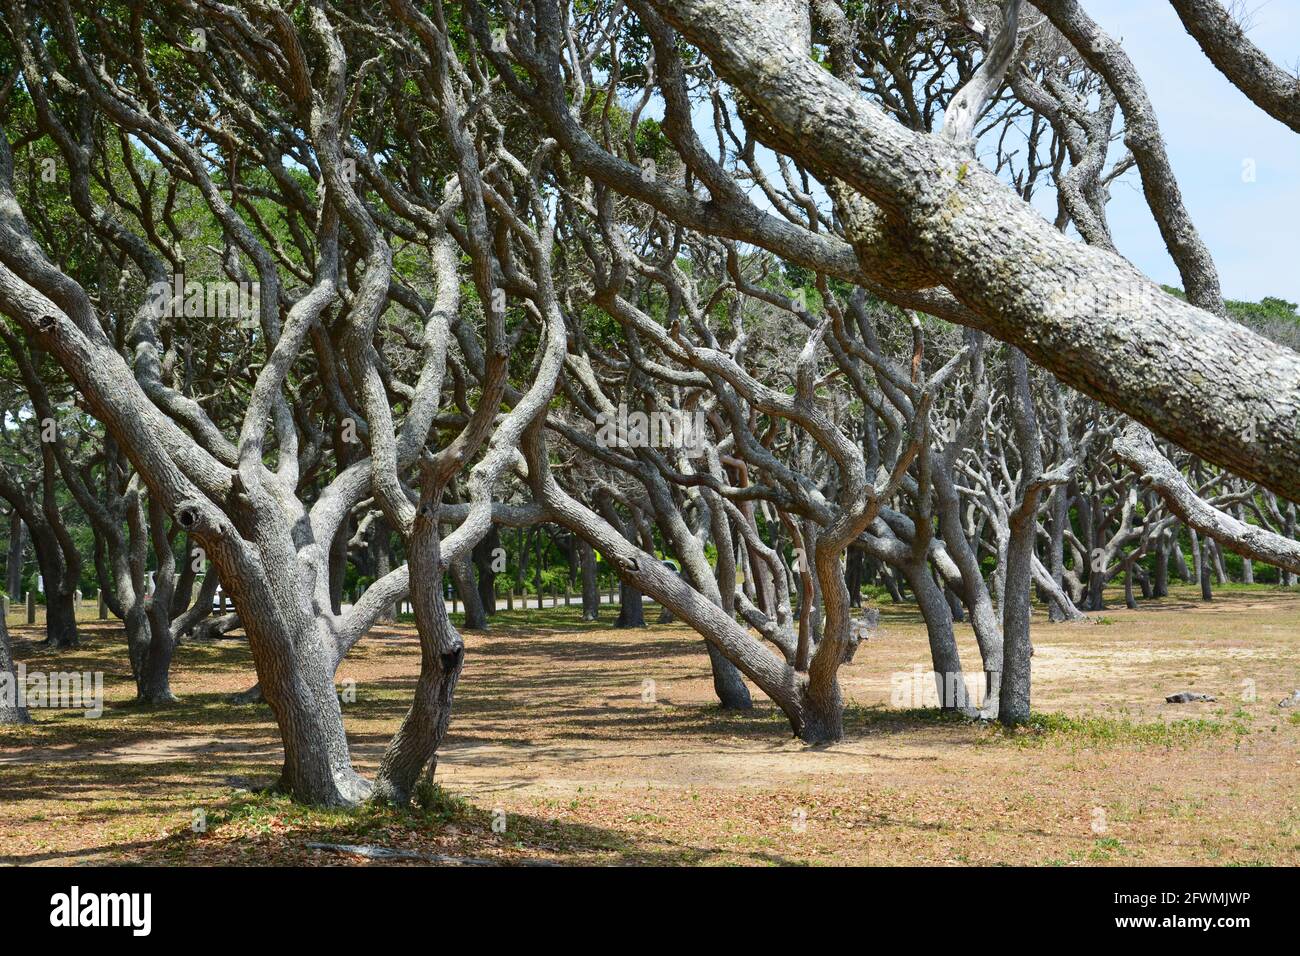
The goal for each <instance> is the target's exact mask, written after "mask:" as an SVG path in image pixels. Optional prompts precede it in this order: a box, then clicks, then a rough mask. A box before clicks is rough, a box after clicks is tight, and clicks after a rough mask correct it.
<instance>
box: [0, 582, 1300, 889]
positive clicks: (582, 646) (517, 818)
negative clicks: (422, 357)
mask: <svg viewBox="0 0 1300 956" xmlns="http://www.w3.org/2000/svg"><path fill="white" fill-rule="evenodd" d="M1190 595H1191V592H1186V593H1183V592H1179V593H1178V594H1176V595H1175V596H1174V597H1173V598H1170V599H1166V600H1164V601H1160V602H1150V603H1149V604H1144V606H1143V607H1142V608H1140V609H1139V610H1137V611H1128V610H1125V609H1123V608H1120V609H1118V610H1114V611H1106V612H1104V613H1103V614H1102V615H1098V616H1097V617H1098V618H1099V619H1100V620H1099V621H1094V622H1091V623H1084V624H1069V625H1064V624H1049V623H1048V622H1047V621H1046V620H1045V619H1044V620H1042V621H1041V622H1036V626H1035V632H1034V641H1035V648H1036V654H1035V659H1034V663H1035V670H1034V693H1035V709H1036V710H1037V711H1039V712H1042V713H1051V714H1056V715H1060V716H1058V717H1053V718H1050V719H1044V720H1043V721H1041V722H1040V724H1039V726H1038V729H1037V730H1036V731H1034V732H1029V733H1022V734H1017V735H1006V734H1004V733H1002V732H1000V731H998V730H996V729H993V728H987V727H981V726H978V725H975V724H971V723H968V722H961V721H956V722H954V721H945V720H937V719H935V717H934V715H933V714H932V713H930V712H928V711H926V710H924V709H919V710H918V709H913V708H912V707H911V705H912V704H915V703H921V701H913V700H910V699H906V698H907V695H908V694H910V693H912V688H913V687H914V686H915V685H914V683H913V682H912V681H913V675H914V674H915V673H916V669H917V667H918V666H919V667H920V668H921V671H922V673H924V672H926V671H928V659H929V657H928V651H927V643H926V639H925V633H924V628H923V626H922V624H921V622H920V620H919V618H918V617H917V616H916V614H915V613H914V612H912V611H910V610H909V609H906V608H901V609H900V608H894V607H891V606H889V605H886V607H885V608H884V616H883V622H882V629H881V633H880V635H879V636H878V637H876V638H874V639H873V640H872V641H871V642H869V643H868V644H867V645H865V646H864V647H863V648H861V650H860V651H859V653H858V656H857V659H856V661H855V662H854V663H853V664H852V665H850V666H849V667H847V668H846V669H845V670H844V672H843V687H844V692H845V698H846V700H847V701H848V702H849V705H850V706H849V713H848V715H847V721H846V731H847V732H846V736H845V738H844V739H843V740H842V741H840V742H838V743H836V744H834V745H831V746H824V747H808V746H806V745H804V744H802V743H800V742H798V741H795V740H793V739H791V737H790V735H789V730H788V727H787V725H786V724H785V722H784V719H783V718H782V717H781V715H780V714H779V712H777V711H776V710H775V708H773V707H772V706H771V705H770V704H769V703H767V702H766V701H765V700H764V699H763V698H762V695H761V694H758V693H757V691H755V695H754V696H755V701H756V707H755V709H754V711H753V712H752V713H747V714H736V713H728V712H724V711H720V710H718V709H717V708H716V707H715V706H714V705H713V698H712V689H711V682H710V680H709V676H708V665H707V659H706V657H705V655H704V652H703V647H702V645H701V642H700V640H699V638H698V637H697V636H696V635H694V634H693V633H692V632H690V631H689V630H687V629H685V628H683V627H680V626H672V625H670V626H667V627H654V628H651V629H649V630H643V631H621V630H612V629H608V628H607V627H606V626H603V625H599V624H598V625H596V626H594V627H593V626H589V625H588V626H584V625H582V624H581V623H580V622H579V621H577V613H576V609H573V610H570V609H567V608H557V609H554V610H550V609H548V610H546V611H536V610H533V611H531V612H518V611H517V612H514V613H513V614H509V615H502V617H501V619H500V620H499V622H498V623H497V624H496V625H494V630H493V632H491V633H489V634H479V635H474V634H470V635H467V636H466V637H467V641H466V643H467V658H466V667H465V673H464V676H463V678H462V681H461V684H460V688H459V691H458V695H457V704H456V714H455V717H454V720H453V723H452V731H451V737H450V739H449V741H448V743H447V746H446V747H445V749H444V752H443V754H442V756H441V758H440V763H439V767H438V780H439V782H440V784H441V787H442V792H440V793H439V794H437V801H435V803H436V807H435V810H433V811H422V812H417V813H414V814H400V813H394V812H393V811H388V812H387V815H385V814H384V812H382V811H373V810H367V811H362V812H361V813H360V815H358V814H355V813H354V814H351V815H342V816H340V815H330V814H320V813H318V812H316V811H307V810H302V809H301V808H295V807H293V806H292V805H291V804H288V803H287V801H279V800H276V799H274V798H270V797H260V796H256V795H254V794H252V793H250V792H248V791H250V790H251V789H253V788H255V787H256V786H257V785H259V784H261V783H265V782H268V781H270V780H271V779H273V778H274V775H275V772H276V769H277V765H278V761H279V759H280V748H279V744H278V740H277V737H276V734H275V728H274V725H273V723H272V721H271V720H270V714H269V711H268V710H267V708H265V707H264V706H258V705H249V706H234V705H231V704H230V703H228V700H227V698H228V695H229V694H231V693H234V692H237V691H239V690H243V689H245V688H246V687H247V686H249V684H250V683H251V682H252V679H253V675H252V669H251V665H250V663H249V659H248V655H247V649H246V648H245V647H244V646H243V644H242V642H241V641H238V640H229V641H221V642H218V643H215V644H210V645H203V646H196V645H186V646H183V647H182V648H181V650H180V652H179V654H178V659H177V665H176V679H175V681H174V689H175V690H176V692H177V694H178V695H179V696H180V698H181V703H180V704H179V705H177V706H174V707H170V708H166V709H164V710H162V711H158V712H148V711H142V710H139V709H137V708H135V707H134V706H133V705H131V704H130V697H131V685H130V679H129V673H126V671H125V667H124V662H123V661H122V655H123V650H124V649H123V647H122V645H121V642H120V635H118V634H116V633H115V632H114V631H113V630H112V629H111V628H107V627H104V628H99V629H97V630H94V631H93V632H92V633H91V635H90V637H91V640H90V641H89V642H88V645H87V646H86V647H85V648H83V649H81V650H78V651H74V652H72V653H71V654H70V655H69V656H66V657H60V658H58V659H57V666H58V667H60V668H63V669H81V670H85V669H102V670H105V671H106V672H107V673H106V676H105V688H106V692H107V694H108V700H107V702H106V709H105V713H104V716H103V717H102V718H101V719H100V720H97V721H92V720H86V719H85V718H83V717H81V716H80V715H79V714H72V713H52V712H42V713H41V714H40V715H39V723H38V724H37V725H35V726H34V727H29V728H20V729H6V730H0V859H3V860H5V861H8V862H17V863H40V862H68V861H89V860H94V861H121V862H130V861H143V860H175V861H180V862H194V863H205V862H239V863H275V862H290V863H320V864H338V865H391V864H393V863H401V862H403V861H401V860H397V861H377V860H366V859H360V860H359V861H358V860H353V859H349V858H346V857H345V856H340V855H338V854H334V853H323V852H321V851H314V850H311V849H310V848H308V847H307V845H306V844H307V843H308V842H313V841H316V842H332V843H346V844H365V845H371V844H374V845H382V846H399V847H405V848H406V850H407V856H409V857H410V858H411V859H409V860H406V861H405V862H406V863H408V864H409V863H411V862H414V861H417V860H418V859H419V858H420V857H421V856H424V857H431V858H436V857H438V856H440V855H441V856H452V857H473V858H475V859H479V858H487V859H491V860H497V861H500V862H512V861H524V860H528V861H538V860H542V861H559V862H611V863H626V862H662V863H753V864H773V863H871V864H948V863H951V864H960V863H1028V864H1066V865H1068V864H1074V863H1108V864H1139V863H1140V864H1157V865H1158V864H1184V863H1185V864H1193V863H1196V864H1227V863H1237V864H1295V863H1297V862H1300V795H1298V793H1297V786H1296V785H1297V782H1300V722H1297V721H1296V720H1295V719H1293V718H1292V712H1291V711H1288V710H1285V709H1281V708H1278V707H1277V706H1276V704H1277V701H1278V700H1280V699H1281V698H1282V697H1284V696H1286V695H1287V694H1289V693H1290V692H1291V691H1292V690H1294V689H1295V688H1296V687H1300V672H1298V669H1297V663H1296V654H1295V651H1296V646H1297V641H1298V640H1300V595H1297V594H1295V593H1286V592H1284V591H1280V590H1270V589H1267V588H1255V589H1249V590H1246V589H1242V590H1225V591H1223V592H1221V593H1220V595H1219V596H1218V597H1217V598H1216V601H1215V602H1214V603H1213V604H1212V605H1209V606H1206V605H1203V604H1201V603H1200V602H1198V601H1195V600H1191V599H1190ZM16 636H17V637H18V638H19V640H18V641H17V642H16V643H17V653H18V655H19V657H20V658H23V659H25V660H27V662H28V665H29V667H34V666H36V665H37V664H38V663H39V664H40V665H41V666H49V667H53V666H55V659H53V658H51V657H50V656H48V655H46V654H45V653H44V652H38V650H37V648H36V647H35V646H33V645H32V644H30V643H28V642H26V641H24V640H22V638H23V637H24V636H25V635H24V634H23V632H22V629H18V634H17V635H16ZM961 640H962V653H963V659H964V661H965V662H966V665H967V667H968V668H971V667H977V666H978V660H979V658H978V654H977V651H976V648H975V644H974V640H973V637H972V636H971V634H970V633H969V630H968V629H963V631H962V635H961ZM417 669H418V648H417V647H416V644H415V642H414V639H413V635H412V634H411V633H410V630H409V629H408V628H405V627H392V628H385V629H383V630H382V631H379V632H377V633H375V634H374V635H372V636H371V637H370V638H368V639H367V641H366V642H364V643H363V644H362V645H360V646H359V647H358V648H357V649H356V651H355V652H354V654H353V656H352V657H350V658H349V660H348V661H347V662H345V664H344V665H343V667H342V668H340V672H339V681H340V684H341V686H342V687H343V688H344V689H350V688H351V686H352V684H350V683H348V682H354V683H355V695H356V699H355V702H346V703H345V704H344V713H345V716H346V719H347V725H348V731H349V736H350V738H351V741H352V745H353V752H354V755H355V758H356V761H357V763H358V766H359V767H360V768H361V769H362V771H363V772H366V773H372V772H373V771H374V769H375V768H376V767H377V765H378V761H379V758H380V756H381V755H382V753H383V747H384V745H385V743H386V742H387V740H388V738H389V736H391V734H392V732H393V730H394V729H395V728H396V725H397V723H398V722H399V721H400V719H401V717H402V714H403V713H404V711H405V707H406V704H407V702H408V701H409V695H410V689H411V686H412V682H413V679H414V676H415V674H416V671H417ZM648 682H653V683H648ZM1183 690H1190V691H1195V692H1201V693H1209V694H1212V695H1214V696H1216V697H1217V698H1218V701H1217V702H1215V703H1194V704H1183V705H1176V704H1167V703H1165V701H1164V698H1165V696H1167V695H1168V694H1172V693H1175V692H1177V691H1183ZM900 698H903V699H900ZM199 820H202V821H204V822H203V825H202V826H201V827H200V826H198V825H197V822H196V821H199ZM494 822H495V823H496V827H495V828H494V826H493V823H494ZM502 827H504V830H503V832H498V831H501V829H502ZM198 831H201V832H198ZM376 834H378V836H376ZM345 837H346V838H345Z"/></svg>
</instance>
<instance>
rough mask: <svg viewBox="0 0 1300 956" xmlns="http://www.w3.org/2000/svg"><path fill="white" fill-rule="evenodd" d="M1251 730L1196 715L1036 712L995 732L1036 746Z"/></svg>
mask: <svg viewBox="0 0 1300 956" xmlns="http://www.w3.org/2000/svg"><path fill="white" fill-rule="evenodd" d="M1229 730H1231V731H1234V732H1236V733H1239V734H1240V733H1243V732H1247V731H1246V729H1245V726H1244V725H1243V724H1240V723H1232V724H1228V723H1224V722H1223V721H1221V720H1206V719H1204V718H1193V719H1186V720H1174V721H1170V722H1168V723H1165V722H1164V721H1152V722H1149V723H1135V722H1133V721H1130V720H1124V719H1120V718H1114V717H1070V716H1068V715H1066V714H1032V715H1030V718H1029V720H1028V722H1026V723H1024V724H1022V725H1021V726H1019V727H1015V728H1004V727H1001V726H999V727H998V728H997V730H996V731H995V733H997V734H999V735H1001V736H1003V737H1006V738H1008V739H1010V740H1013V741H1015V742H1016V743H1018V744H1021V745H1025V746H1032V745H1035V744H1044V743H1048V742H1076V743H1083V744H1090V745H1099V744H1101V745H1104V744H1110V745H1124V744H1144V745H1150V746H1159V747H1186V746H1188V745H1190V744H1192V743H1194V742H1195V741H1197V740H1201V739H1205V738H1209V737H1218V736H1220V735H1222V734H1224V733H1225V732H1227V731H1229Z"/></svg>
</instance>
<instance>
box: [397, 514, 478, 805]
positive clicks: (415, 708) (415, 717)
mask: <svg viewBox="0 0 1300 956" xmlns="http://www.w3.org/2000/svg"><path fill="white" fill-rule="evenodd" d="M430 498H431V493H430V492H428V491H426V492H425V493H424V495H423V500H422V501H421V504H420V509H419V511H418V512H417V514H416V517H415V522H414V525H413V527H412V530H411V536H410V541H409V551H410V554H409V556H408V558H407V560H408V561H409V563H410V569H411V603H412V604H413V605H414V607H415V627H416V630H417V632H418V633H419V635H420V677H419V679H418V680H417V681H416V685H415V698H414V700H412V702H411V707H410V709H409V710H408V711H407V712H406V717H405V718H403V720H402V725H401V727H399V728H398V730H397V733H396V734H395V735H394V736H393V739H392V740H391V741H390V742H389V744H388V749H387V750H386V751H385V752H384V757H383V760H382V761H381V762H380V764H379V775H378V777H376V779H375V798H376V799H378V800H383V801H385V802H387V803H389V804H392V805H393V806H396V807H405V806H406V805H408V804H409V803H410V802H411V796H412V794H413V793H414V792H415V785H416V783H417V782H418V781H419V779H420V775H421V774H422V773H423V772H424V770H425V768H426V767H428V766H429V765H430V763H431V762H433V763H434V765H435V766H436V761H437V759H438V757H437V754H438V747H439V745H440V744H441V743H442V740H443V738H444V737H445V736H446V734H447V727H448V725H449V723H450V722H451V706H452V700H453V697H454V695H455V692H456V682H457V681H458V680H459V679H460V672H461V668H462V667H463V666H464V663H465V645H464V643H463V642H462V641H461V638H460V635H459V634H458V633H456V629H455V628H454V627H452V624H451V620H450V619H449V618H448V617H447V606H446V604H445V603H444V602H443V597H442V587H441V582H442V559H441V548H440V543H441V539H440V538H439V534H438V516H437V510H438V509H437V505H436V503H434V502H432V501H431V500H430Z"/></svg>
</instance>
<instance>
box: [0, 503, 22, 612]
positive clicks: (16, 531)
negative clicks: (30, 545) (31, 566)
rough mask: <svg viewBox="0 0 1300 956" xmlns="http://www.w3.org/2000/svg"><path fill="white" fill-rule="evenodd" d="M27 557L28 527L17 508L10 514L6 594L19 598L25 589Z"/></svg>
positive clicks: (6, 562)
mask: <svg viewBox="0 0 1300 956" xmlns="http://www.w3.org/2000/svg"><path fill="white" fill-rule="evenodd" d="M26 555H27V525H26V524H24V523H23V519H22V516H21V515H20V514H18V509H17V508H15V509H14V510H13V511H11V512H10V514H9V553H8V556H7V558H6V561H5V593H6V594H8V595H9V597H10V598H15V599H16V598H17V597H18V595H19V594H20V593H21V592H22V589H23V564H24V563H25V562H24V559H25V557H26Z"/></svg>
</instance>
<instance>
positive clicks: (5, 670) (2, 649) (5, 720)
mask: <svg viewBox="0 0 1300 956" xmlns="http://www.w3.org/2000/svg"><path fill="white" fill-rule="evenodd" d="M4 684H8V687H7V688H4ZM0 688H4V689H5V692H4V693H0V724H27V723H31V720H32V718H31V715H30V714H28V713H27V708H26V707H20V706H18V674H17V673H16V672H15V671H14V652H13V646H12V645H11V644H10V643H9V628H8V627H6V626H5V621H4V617H3V616H0Z"/></svg>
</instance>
